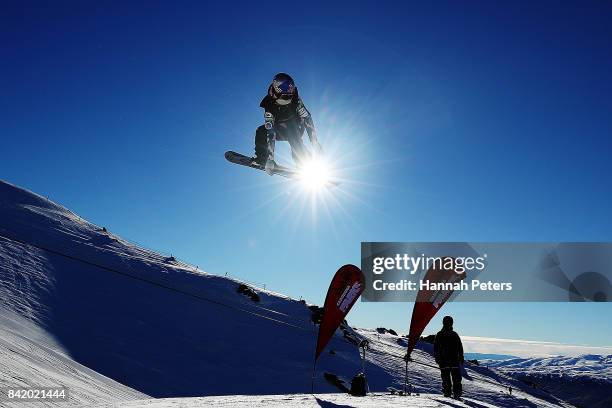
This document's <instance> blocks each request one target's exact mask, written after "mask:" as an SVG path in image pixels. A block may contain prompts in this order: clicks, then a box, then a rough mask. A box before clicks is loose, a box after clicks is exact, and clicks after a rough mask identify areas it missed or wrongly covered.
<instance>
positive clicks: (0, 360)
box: [0, 309, 148, 407]
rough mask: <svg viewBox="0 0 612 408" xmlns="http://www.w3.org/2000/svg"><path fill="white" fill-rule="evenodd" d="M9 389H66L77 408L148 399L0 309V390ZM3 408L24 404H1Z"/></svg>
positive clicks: (13, 314) (20, 319)
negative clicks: (79, 361)
mask: <svg viewBox="0 0 612 408" xmlns="http://www.w3.org/2000/svg"><path fill="white" fill-rule="evenodd" d="M9 386H11V387H28V386H29V387H32V386H46V387H65V388H68V389H69V401H70V403H72V404H76V405H91V404H93V403H100V402H103V401H104V402H117V401H122V402H125V401H130V400H136V399H138V400H142V399H143V398H147V397H148V396H147V395H145V394H143V393H140V392H138V391H135V390H133V389H130V388H129V387H126V386H124V385H122V384H119V383H118V382H116V381H113V380H111V379H110V378H107V377H104V376H103V375H100V374H99V373H97V372H95V371H93V370H91V369H89V368H87V367H84V366H82V365H81V364H79V363H77V362H75V361H74V360H72V359H71V358H70V357H69V356H67V355H66V354H65V353H64V350H63V349H62V347H61V346H59V345H58V344H57V343H56V342H55V341H54V340H53V339H52V338H50V337H49V336H48V334H47V333H45V332H44V331H43V330H41V329H40V328H39V327H37V326H36V325H35V324H33V323H32V322H31V321H29V320H28V319H25V318H23V317H21V316H19V315H17V314H15V313H13V312H11V311H8V310H2V309H0V388H3V387H9ZM64 405H65V403H64ZM0 406H2V407H11V406H14V407H24V403H23V402H17V401H15V402H12V403H9V402H8V401H1V402H0Z"/></svg>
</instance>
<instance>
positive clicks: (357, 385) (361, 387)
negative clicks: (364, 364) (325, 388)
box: [350, 373, 368, 397]
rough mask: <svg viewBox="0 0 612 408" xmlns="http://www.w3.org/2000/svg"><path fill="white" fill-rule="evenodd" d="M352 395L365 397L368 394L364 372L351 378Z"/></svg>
mask: <svg viewBox="0 0 612 408" xmlns="http://www.w3.org/2000/svg"><path fill="white" fill-rule="evenodd" d="M350 394H351V395H352V396H354V397H365V396H366V395H367V394H368V382H367V380H366V376H365V374H364V373H358V374H357V375H356V376H355V377H353V379H352V380H351V392H350Z"/></svg>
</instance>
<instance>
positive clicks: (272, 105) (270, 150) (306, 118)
mask: <svg viewBox="0 0 612 408" xmlns="http://www.w3.org/2000/svg"><path fill="white" fill-rule="evenodd" d="M259 106H261V107H262V108H263V109H264V124H263V125H261V126H259V127H258V128H257V131H256V132H255V156H253V162H254V163H255V164H257V165H258V166H260V167H262V168H264V169H265V170H266V172H267V173H268V174H272V172H273V170H274V167H275V166H276V163H275V162H274V145H275V143H276V141H277V140H283V141H287V142H289V145H290V146H291V156H292V157H293V161H294V163H295V165H296V167H300V164H301V163H302V162H303V161H304V160H307V159H308V158H309V157H310V152H309V151H308V150H307V149H306V146H304V142H303V140H302V135H303V134H304V130H306V132H307V133H308V138H309V139H310V144H311V145H312V147H313V149H314V151H315V153H316V154H321V153H322V149H321V145H320V144H319V141H318V138H317V131H316V130H315V127H314V123H313V121H312V116H311V115H310V112H308V109H306V106H304V103H303V102H302V99H301V98H300V96H299V95H298V89H297V87H296V86H295V82H294V81H293V78H291V77H290V76H289V75H288V74H285V73H283V72H281V73H278V74H276V75H275V76H274V78H273V79H272V83H271V84H270V86H269V87H268V94H267V95H266V96H265V97H264V98H263V99H262V101H261V103H260V104H259Z"/></svg>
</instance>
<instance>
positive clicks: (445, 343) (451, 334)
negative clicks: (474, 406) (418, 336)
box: [434, 316, 464, 399]
mask: <svg viewBox="0 0 612 408" xmlns="http://www.w3.org/2000/svg"><path fill="white" fill-rule="evenodd" d="M434 357H435V359H436V363H438V366H440V373H441V375H442V391H443V392H444V396H445V397H450V396H451V385H452V395H453V397H454V398H457V399H459V398H461V393H462V389H461V368H460V365H461V364H463V363H464V359H463V345H462V344H461V339H460V338H459V335H458V334H457V333H456V332H455V331H454V330H453V318H452V317H450V316H444V319H442V330H440V331H439V332H438V334H436V339H435V340H434Z"/></svg>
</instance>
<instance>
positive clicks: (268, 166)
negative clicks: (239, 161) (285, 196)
mask: <svg viewBox="0 0 612 408" xmlns="http://www.w3.org/2000/svg"><path fill="white" fill-rule="evenodd" d="M275 167H276V163H274V160H272V159H270V158H268V160H266V164H265V165H264V170H265V171H266V173H268V174H269V175H270V176H271V175H272V174H273V173H274V168H275Z"/></svg>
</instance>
